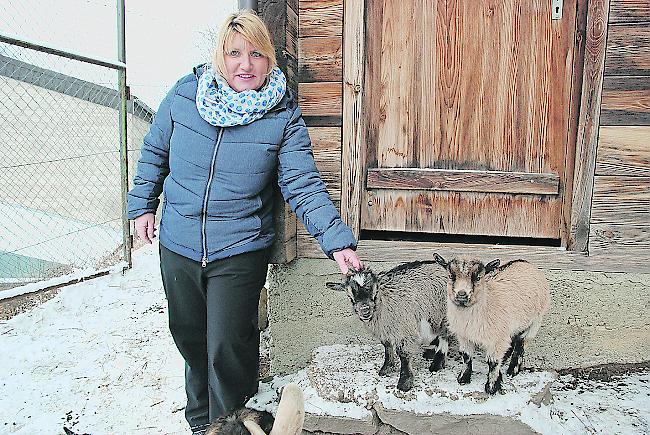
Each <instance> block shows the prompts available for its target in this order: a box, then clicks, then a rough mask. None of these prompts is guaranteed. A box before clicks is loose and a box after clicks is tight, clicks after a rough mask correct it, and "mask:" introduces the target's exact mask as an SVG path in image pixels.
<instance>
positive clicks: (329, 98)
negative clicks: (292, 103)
mask: <svg viewBox="0 0 650 435" xmlns="http://www.w3.org/2000/svg"><path fill="white" fill-rule="evenodd" d="M298 103H299V104H300V108H301V110H302V113H303V115H305V116H341V106H342V91H341V83H337V82H318V83H300V84H299V85H298Z"/></svg>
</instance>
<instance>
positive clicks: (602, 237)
mask: <svg viewBox="0 0 650 435" xmlns="http://www.w3.org/2000/svg"><path fill="white" fill-rule="evenodd" d="M611 253H620V254H626V255H627V256H629V257H637V258H636V259H637V260H638V259H639V258H638V257H640V256H641V257H645V258H646V259H650V222H648V224H647V225H619V224H614V223H609V224H592V225H591V233H590V235H589V255H608V254H611Z"/></svg>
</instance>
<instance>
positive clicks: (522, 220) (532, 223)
mask: <svg viewBox="0 0 650 435" xmlns="http://www.w3.org/2000/svg"><path fill="white" fill-rule="evenodd" d="M362 199H363V204H364V207H362V214H361V219H362V221H363V222H364V228H365V229H368V230H385V231H407V232H433V233H447V234H466V235H487V236H509V237H537V238H551V239H554V238H557V225H556V223H555V222H553V221H549V220H548V219H547V217H548V216H553V215H557V214H558V213H559V212H560V209H561V207H562V203H561V201H558V200H557V199H555V198H552V197H551V198H548V197H543V196H533V195H503V194H490V193H467V192H424V193H423V192H418V191H412V190H409V191H394V190H373V191H366V192H365V193H364V198H362Z"/></svg>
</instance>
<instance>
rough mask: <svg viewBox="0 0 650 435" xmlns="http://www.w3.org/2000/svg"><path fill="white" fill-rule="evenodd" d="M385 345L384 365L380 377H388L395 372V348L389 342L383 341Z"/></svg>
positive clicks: (380, 370)
mask: <svg viewBox="0 0 650 435" xmlns="http://www.w3.org/2000/svg"><path fill="white" fill-rule="evenodd" d="M381 344H383V345H384V365H382V366H381V369H379V376H388V375H389V374H390V373H392V372H394V371H395V348H394V347H393V344H392V343H390V342H388V341H382V342H381Z"/></svg>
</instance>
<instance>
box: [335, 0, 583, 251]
mask: <svg viewBox="0 0 650 435" xmlns="http://www.w3.org/2000/svg"><path fill="white" fill-rule="evenodd" d="M346 1H352V0H346ZM364 8H365V10H364V13H365V18H364V21H365V29H364V33H365V38H362V39H363V40H364V41H365V43H364V51H363V55H362V60H363V71H364V76H363V77H364V80H363V93H362V97H361V102H362V104H361V105H362V112H361V113H362V114H363V115H362V116H361V118H360V128H359V132H360V136H359V141H360V142H361V145H360V153H361V154H362V155H360V156H359V157H360V158H361V160H362V162H363V163H362V170H363V175H362V176H361V181H362V182H363V188H362V189H361V192H360V196H361V197H360V198H359V199H360V201H359V205H358V207H357V210H358V212H359V213H360V220H359V228H360V229H361V230H385V231H407V232H428V233H446V234H469V235H490V236H508V237H534V238H551V239H559V238H560V236H561V222H562V201H563V194H564V185H565V182H564V176H565V174H564V171H565V158H566V155H567V146H568V144H567V141H568V137H569V109H570V95H571V78H572V67H573V56H572V54H573V51H572V50H573V41H574V31H575V30H574V29H575V0H565V1H564V10H563V17H562V19H561V20H552V18H551V1H550V0H446V1H445V0H438V1H436V0H401V1H394V0H366V1H365V4H364ZM346 19H347V18H346ZM346 26H347V24H346ZM346 58H347V57H346ZM346 103H347V102H346V101H344V105H345V104H346ZM344 113H345V108H344ZM344 116H345V115H344ZM344 123H345V119H344ZM344 128H345V127H344ZM345 136H346V133H345V131H344V139H345ZM343 158H344V159H345V158H346V156H345V154H344V157H343ZM345 166H346V165H345V164H344V167H345Z"/></svg>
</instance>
